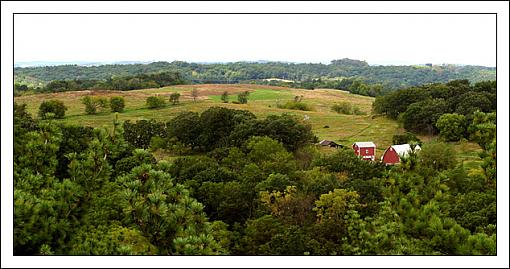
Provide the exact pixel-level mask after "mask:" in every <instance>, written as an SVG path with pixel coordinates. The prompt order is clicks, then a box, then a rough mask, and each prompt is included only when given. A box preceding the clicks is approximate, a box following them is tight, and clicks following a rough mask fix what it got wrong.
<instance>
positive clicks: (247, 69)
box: [14, 59, 496, 96]
mask: <svg viewBox="0 0 510 269" xmlns="http://www.w3.org/2000/svg"><path fill="white" fill-rule="evenodd" d="M161 72H173V73H177V74H179V76H180V77H181V78H182V80H184V81H185V82H186V83H258V84H270V85H278V86H289V87H300V88H308V89H313V88H334V89H342V90H348V91H350V92H353V93H357V94H362V95H370V96H377V95H381V94H383V93H386V92H391V91H393V90H396V89H401V88H406V87H410V86H418V85H423V84H428V83H440V82H448V81H450V80H457V79H468V80H470V81H472V82H478V81H483V80H494V79H495V74H496V69H495V68H493V67H482V66H456V65H426V66H371V65H368V64H367V63H366V62H364V61H358V60H351V59H341V60H333V61H331V63H330V64H315V63H283V62H262V63H261V62H235V63H214V64H199V63H187V62H181V61H174V62H170V63H169V62H153V63H150V64H114V65H99V66H79V65H61V66H45V67H23V68H22V67H16V68H15V69H14V74H15V82H16V83H17V84H20V85H27V86H28V87H30V88H34V89H35V88H40V89H42V88H44V87H45V86H46V85H47V84H48V83H50V82H52V81H72V80H76V81H89V84H90V81H92V82H98V81H101V82H105V81H106V82H107V81H110V82H111V81H112V80H113V81H114V80H116V79H117V80H118V79H120V78H127V79H126V80H131V79H132V78H133V77H136V76H140V75H144V74H154V73H161ZM131 82H133V81H131ZM135 82H136V81H135ZM126 83H127V82H126ZM179 83H183V81H180V80H179ZM119 89H120V90H125V89H129V86H126V87H124V88H123V87H119Z"/></svg>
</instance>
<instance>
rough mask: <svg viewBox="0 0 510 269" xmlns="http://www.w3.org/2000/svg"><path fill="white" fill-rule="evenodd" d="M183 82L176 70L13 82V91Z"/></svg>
mask: <svg viewBox="0 0 510 269" xmlns="http://www.w3.org/2000/svg"><path fill="white" fill-rule="evenodd" d="M185 82H186V81H185V80H184V79H183V78H182V76H181V75H180V74H179V73H178V72H160V73H152V74H139V75H134V76H112V77H109V78H107V79H104V80H98V79H76V78H75V79H72V80H52V81H50V82H49V83H47V84H46V85H44V86H39V87H29V86H27V85H22V84H15V85H14V92H15V94H18V95H19V94H21V93H22V92H26V91H33V92H35V93H47V92H66V91H82V90H115V91H129V90H137V89H147V88H160V87H164V86H170V85H178V84H184V83H185Z"/></svg>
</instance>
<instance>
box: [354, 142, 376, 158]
mask: <svg viewBox="0 0 510 269" xmlns="http://www.w3.org/2000/svg"><path fill="white" fill-rule="evenodd" d="M375 148H376V146H375V144H374V143H373V142H355V143H354V144H352V149H353V150H354V154H356V156H360V157H361V159H363V160H370V161H375Z"/></svg>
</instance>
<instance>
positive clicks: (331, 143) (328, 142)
mask: <svg viewBox="0 0 510 269" xmlns="http://www.w3.org/2000/svg"><path fill="white" fill-rule="evenodd" d="M319 145H321V146H324V147H325V146H329V147H332V148H339V147H340V148H343V147H344V146H342V145H340V144H337V143H335V142H334V141H331V140H322V141H321V142H319Z"/></svg>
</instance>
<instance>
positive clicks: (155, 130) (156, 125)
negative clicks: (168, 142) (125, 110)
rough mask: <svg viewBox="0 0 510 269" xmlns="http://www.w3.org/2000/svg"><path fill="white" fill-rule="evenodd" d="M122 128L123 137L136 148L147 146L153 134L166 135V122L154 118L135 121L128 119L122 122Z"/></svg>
mask: <svg viewBox="0 0 510 269" xmlns="http://www.w3.org/2000/svg"><path fill="white" fill-rule="evenodd" d="M123 129H124V139H125V140H126V141H127V142H128V143H129V144H131V145H132V146H134V147H136V148H142V149H146V148H148V147H149V146H150V142H151V138H152V137H154V136H158V137H162V138H165V137H167V126H166V124H165V123H162V122H156V121H155V120H139V121H136V122H135V123H131V121H129V120H128V121H125V122H124V124H123Z"/></svg>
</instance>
